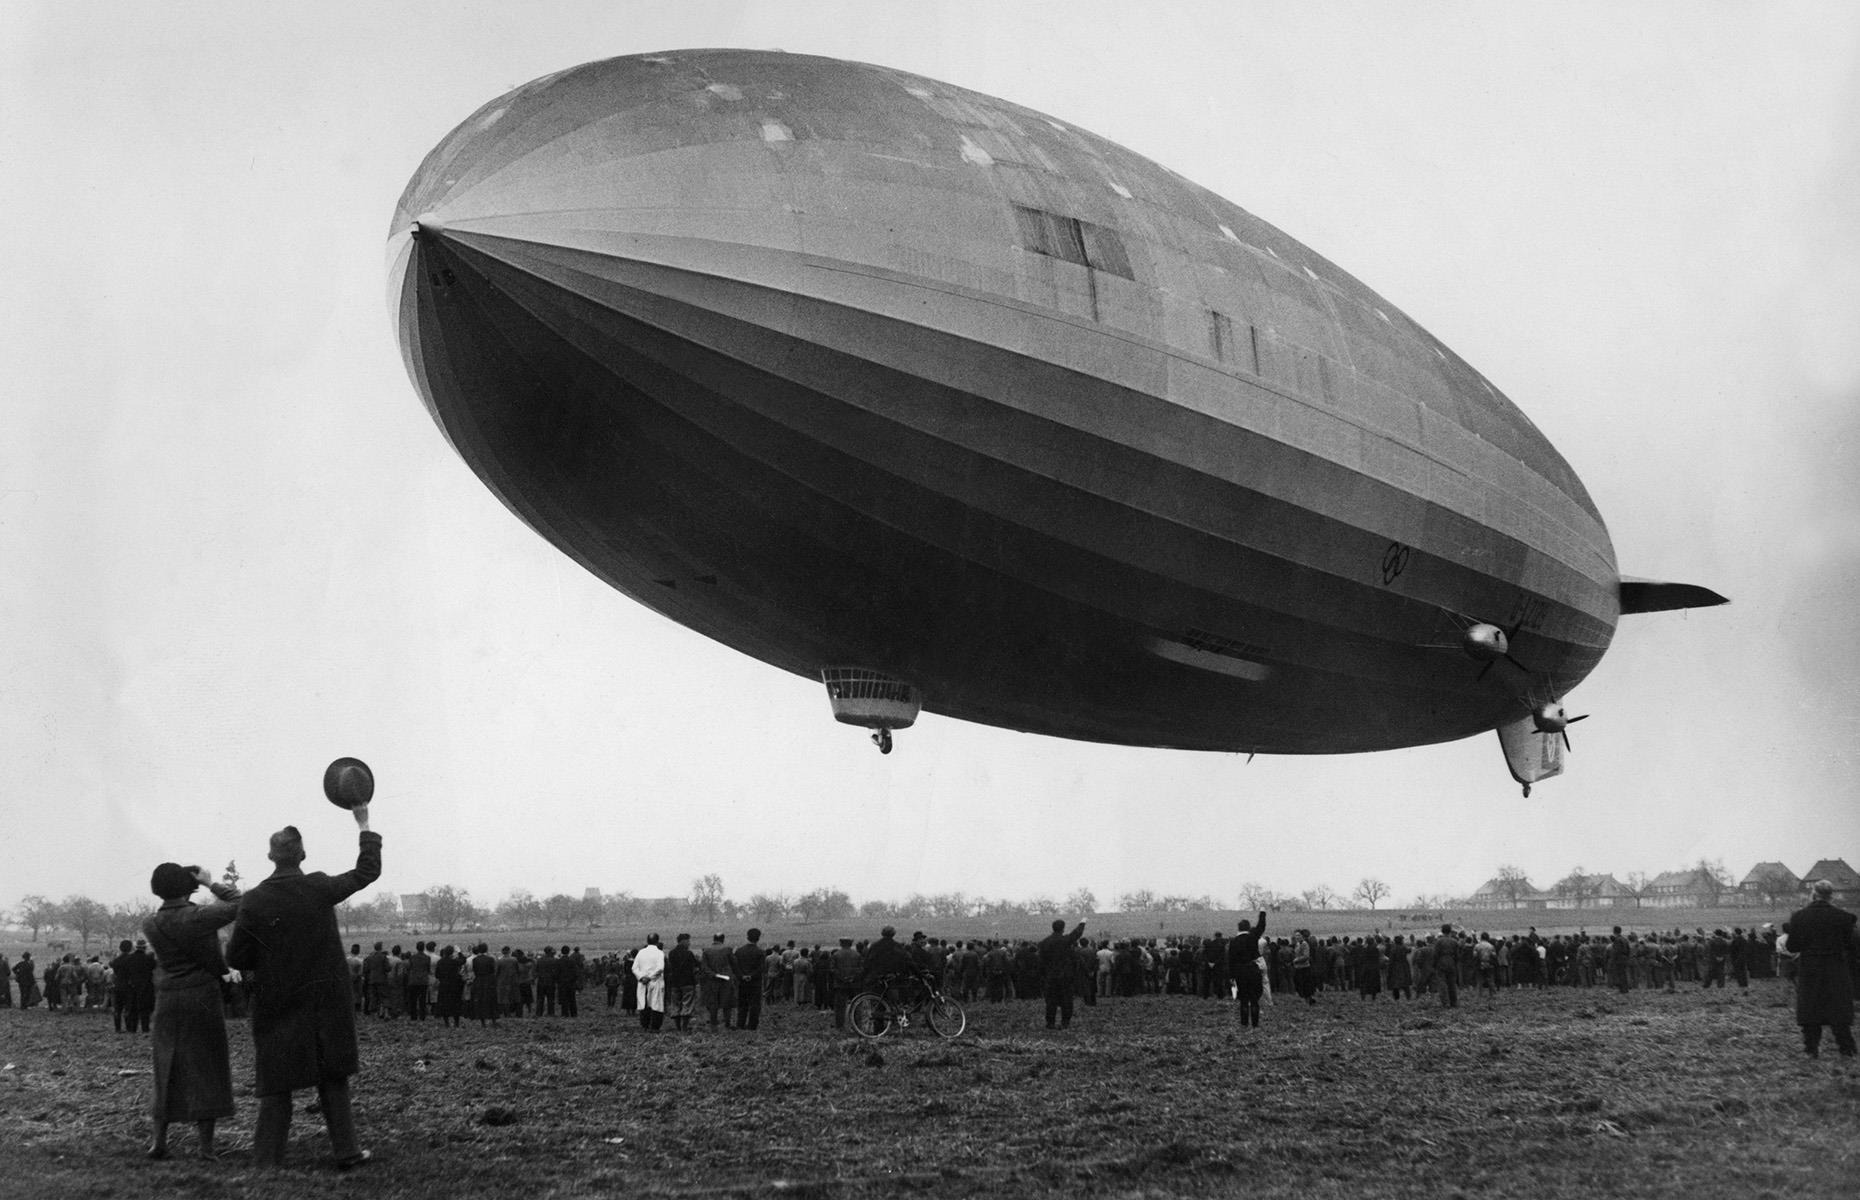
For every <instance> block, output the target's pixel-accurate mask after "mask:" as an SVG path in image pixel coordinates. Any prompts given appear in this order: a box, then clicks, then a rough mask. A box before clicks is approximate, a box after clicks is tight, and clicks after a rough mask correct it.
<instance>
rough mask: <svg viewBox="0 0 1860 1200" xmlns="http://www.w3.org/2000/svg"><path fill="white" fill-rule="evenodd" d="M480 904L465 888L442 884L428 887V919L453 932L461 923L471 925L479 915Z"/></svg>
mask: <svg viewBox="0 0 1860 1200" xmlns="http://www.w3.org/2000/svg"><path fill="white" fill-rule="evenodd" d="M478 911H479V910H478V906H477V905H475V904H473V903H472V902H471V893H470V892H468V891H466V890H465V889H464V888H460V887H453V886H452V885H451V884H449V883H448V884H442V885H441V886H439V887H431V888H427V889H426V919H427V920H428V921H430V922H432V923H433V924H434V925H435V926H437V927H438V928H440V929H443V930H445V931H446V932H447V933H451V932H452V931H453V930H455V929H457V928H458V927H459V926H460V925H466V926H470V925H471V924H472V923H473V922H474V921H475V920H476V919H477V917H478Z"/></svg>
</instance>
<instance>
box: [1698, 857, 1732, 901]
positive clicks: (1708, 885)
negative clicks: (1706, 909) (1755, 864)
mask: <svg viewBox="0 0 1860 1200" xmlns="http://www.w3.org/2000/svg"><path fill="white" fill-rule="evenodd" d="M1693 873H1694V875H1695V876H1696V878H1697V879H1698V888H1699V895H1700V897H1701V898H1702V899H1703V900H1705V902H1706V903H1707V904H1710V905H1712V906H1714V907H1715V906H1716V905H1717V904H1718V902H1719V900H1720V899H1722V898H1723V896H1724V893H1726V892H1728V891H1730V890H1731V889H1732V888H1734V887H1736V886H1737V881H1736V880H1735V879H1733V878H1731V873H1730V872H1729V871H1727V870H1725V869H1724V860H1723V859H1722V858H1709V859H1708V858H1703V857H1701V858H1700V859H1699V861H1698V865H1697V866H1696V867H1694V868H1693Z"/></svg>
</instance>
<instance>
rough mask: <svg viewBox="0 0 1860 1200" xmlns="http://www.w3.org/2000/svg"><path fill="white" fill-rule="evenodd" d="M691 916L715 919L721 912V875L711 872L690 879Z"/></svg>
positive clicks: (696, 918) (694, 918)
mask: <svg viewBox="0 0 1860 1200" xmlns="http://www.w3.org/2000/svg"><path fill="white" fill-rule="evenodd" d="M690 907H691V917H692V919H693V920H696V921H715V920H716V919H717V916H718V914H720V913H721V912H723V876H721V875H718V874H715V873H712V874H710V875H703V876H700V877H698V878H697V879H693V880H692V881H691V906H690Z"/></svg>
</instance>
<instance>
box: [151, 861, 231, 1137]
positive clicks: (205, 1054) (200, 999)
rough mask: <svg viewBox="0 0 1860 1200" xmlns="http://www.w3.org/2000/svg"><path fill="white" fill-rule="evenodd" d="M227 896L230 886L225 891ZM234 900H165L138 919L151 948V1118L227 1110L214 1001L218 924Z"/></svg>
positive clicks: (219, 1013) (222, 1031)
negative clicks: (152, 1052) (153, 1077)
mask: <svg viewBox="0 0 1860 1200" xmlns="http://www.w3.org/2000/svg"><path fill="white" fill-rule="evenodd" d="M228 894H229V895H230V893H228ZM238 915H239V906H238V905H237V904H234V903H231V902H229V901H216V902H214V903H212V904H194V903H191V902H190V901H188V900H185V899H183V900H170V901H168V902H167V903H165V904H163V905H162V906H161V908H160V910H159V911H157V912H156V913H155V914H154V915H153V916H151V917H149V918H148V919H147V920H146V921H144V922H142V936H144V937H146V938H147V939H148V941H149V947H150V949H152V950H154V951H155V1019H154V1021H153V1023H152V1024H151V1025H150V1027H149V1043H150V1045H151V1046H152V1047H153V1049H154V1053H155V1098H154V1103H153V1104H152V1105H151V1106H150V1111H151V1113H152V1114H153V1115H154V1117H155V1119H156V1120H157V1121H206V1120H212V1119H216V1118H219V1117H230V1116H232V1115H233V1092H232V1059H231V1057H230V1055H229V1052H228V1050H227V1046H226V1017H225V1011H224V1008H223V1006H222V1005H221V1004H220V976H222V975H224V974H225V973H226V960H225V959H224V958H222V957H221V955H220V929H221V928H222V927H224V926H226V925H230V924H232V921H233V918H234V917H236V916H238Z"/></svg>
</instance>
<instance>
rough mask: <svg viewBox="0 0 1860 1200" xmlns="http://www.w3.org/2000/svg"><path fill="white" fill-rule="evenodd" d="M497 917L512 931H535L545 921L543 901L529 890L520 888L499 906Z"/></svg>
mask: <svg viewBox="0 0 1860 1200" xmlns="http://www.w3.org/2000/svg"><path fill="white" fill-rule="evenodd" d="M497 915H498V918H499V919H500V920H502V921H503V922H504V924H506V925H508V926H510V927H511V928H512V929H533V928H535V927H536V926H537V925H538V924H539V923H541V921H542V919H543V905H542V901H540V900H538V899H537V898H536V897H535V896H532V895H531V894H530V893H529V891H528V890H527V889H524V888H518V889H517V890H516V891H514V892H512V893H510V895H508V896H506V897H505V898H504V902H503V903H502V904H499V905H498V906H497Z"/></svg>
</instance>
